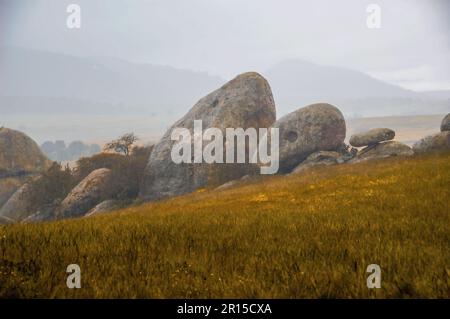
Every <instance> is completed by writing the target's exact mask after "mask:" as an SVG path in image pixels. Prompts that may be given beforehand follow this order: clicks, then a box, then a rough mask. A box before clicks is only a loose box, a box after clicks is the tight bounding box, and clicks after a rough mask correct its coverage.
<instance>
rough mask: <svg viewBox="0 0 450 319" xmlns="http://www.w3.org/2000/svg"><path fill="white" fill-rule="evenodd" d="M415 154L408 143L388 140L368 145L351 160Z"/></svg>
mask: <svg viewBox="0 0 450 319" xmlns="http://www.w3.org/2000/svg"><path fill="white" fill-rule="evenodd" d="M413 154H414V152H413V150H412V149H411V147H409V146H408V145H406V144H403V143H400V142H396V141H388V142H383V143H378V144H374V145H371V146H367V147H366V148H364V149H362V150H361V151H360V152H359V153H358V155H357V156H356V157H355V158H354V159H352V160H350V162H352V163H355V162H361V161H366V160H371V159H379V158H386V157H391V156H411V155H413Z"/></svg>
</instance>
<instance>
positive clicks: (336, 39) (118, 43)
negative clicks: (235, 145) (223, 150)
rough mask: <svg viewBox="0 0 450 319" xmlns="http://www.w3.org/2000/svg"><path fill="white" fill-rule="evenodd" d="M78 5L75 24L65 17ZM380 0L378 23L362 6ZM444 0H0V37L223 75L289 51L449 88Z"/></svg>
mask: <svg viewBox="0 0 450 319" xmlns="http://www.w3.org/2000/svg"><path fill="white" fill-rule="evenodd" d="M70 3H76V4H79V5H80V6H81V10H82V12H81V14H82V28H81V29H80V30H70V29H67V27H66V18H67V16H68V14H67V13H66V7H67V5H68V4H70ZM370 3H376V4H378V5H380V6H381V10H382V12H381V29H368V28H367V27H366V19H367V16H368V13H366V7H367V5H368V4H370ZM449 21H450V2H449V1H445V0H442V1H439V0H428V1H420V0H416V1H411V0H407V1H406V0H387V1H380V0H369V1H364V0H347V1H333V0H328V1H325V0H320V1H299V0H148V1H144V0H128V1H118V0H59V1H54V0H33V1H28V0H0V45H8V46H20V47H24V48H33V49H40V50H48V51H55V52H63V53H67V54H71V55H76V56H95V57H99V56H112V57H119V58H123V59H126V60H130V61H135V62H148V63H154V64H162V65H170V66H174V67H178V68H184V69H191V70H195V71H207V72H209V73H210V74H214V75H220V76H222V77H224V78H225V79H229V78H231V77H233V76H235V75H236V74H238V73H242V72H245V71H250V70H254V71H259V72H264V71H266V70H267V69H269V68H270V67H271V66H273V65H275V64H277V63H279V62H281V61H283V60H285V59H292V58H299V59H304V60H307V61H311V62H315V63H319V64H328V65H336V66H344V67H348V68H351V69H355V70H360V71H363V72H366V73H368V74H370V75H372V76H374V77H377V78H379V79H382V80H385V81H388V82H390V83H393V84H398V85H401V86H403V87H405V88H409V89H412V90H419V91H420V90H441V89H450V22H449Z"/></svg>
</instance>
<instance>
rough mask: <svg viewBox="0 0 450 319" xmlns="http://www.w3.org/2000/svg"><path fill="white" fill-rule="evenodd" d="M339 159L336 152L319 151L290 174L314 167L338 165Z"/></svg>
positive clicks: (339, 156) (340, 155)
mask: <svg viewBox="0 0 450 319" xmlns="http://www.w3.org/2000/svg"><path fill="white" fill-rule="evenodd" d="M341 157H342V154H340V153H338V152H330V151H319V152H315V153H312V154H311V155H309V156H308V157H307V158H306V159H305V160H304V161H303V162H301V163H300V164H299V165H298V166H297V167H296V168H295V169H294V170H293V171H292V174H297V173H300V172H303V171H305V170H307V169H309V168H311V167H315V166H328V165H334V164H338V159H339V158H341Z"/></svg>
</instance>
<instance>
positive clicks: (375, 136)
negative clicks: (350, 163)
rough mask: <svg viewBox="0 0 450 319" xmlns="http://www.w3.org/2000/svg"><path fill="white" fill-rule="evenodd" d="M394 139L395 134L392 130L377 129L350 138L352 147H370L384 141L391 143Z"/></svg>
mask: <svg viewBox="0 0 450 319" xmlns="http://www.w3.org/2000/svg"><path fill="white" fill-rule="evenodd" d="M394 137H395V132H394V131H393V130H391V129H388V128H375V129H372V130H370V131H367V132H364V133H359V134H355V135H352V136H351V137H350V145H351V146H354V147H362V146H368V145H373V144H376V143H380V142H384V141H390V140H392V139H393V138H394Z"/></svg>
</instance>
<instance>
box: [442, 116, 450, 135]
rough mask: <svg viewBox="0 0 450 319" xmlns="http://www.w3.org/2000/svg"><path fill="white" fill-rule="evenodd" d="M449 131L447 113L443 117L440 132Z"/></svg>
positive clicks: (449, 125)
mask: <svg viewBox="0 0 450 319" xmlns="http://www.w3.org/2000/svg"><path fill="white" fill-rule="evenodd" d="M448 131H450V113H448V114H447V115H446V116H445V117H444V118H443V119H442V123H441V132H448Z"/></svg>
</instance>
